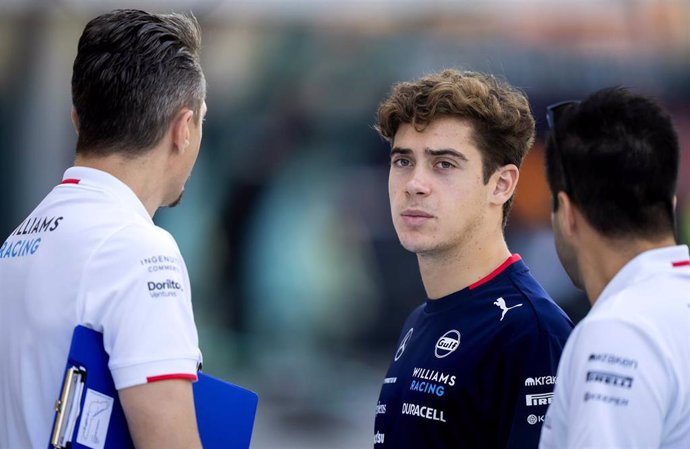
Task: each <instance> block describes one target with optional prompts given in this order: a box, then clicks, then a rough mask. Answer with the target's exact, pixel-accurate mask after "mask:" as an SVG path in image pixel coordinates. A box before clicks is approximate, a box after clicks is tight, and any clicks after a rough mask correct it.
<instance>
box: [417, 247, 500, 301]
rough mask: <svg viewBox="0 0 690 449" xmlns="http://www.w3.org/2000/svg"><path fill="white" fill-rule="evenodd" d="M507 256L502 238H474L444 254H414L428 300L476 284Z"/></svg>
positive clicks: (441, 252) (442, 252) (443, 252)
mask: <svg viewBox="0 0 690 449" xmlns="http://www.w3.org/2000/svg"><path fill="white" fill-rule="evenodd" d="M508 257H510V251H509V250H508V246H507V245H506V242H505V240H504V238H503V235H502V233H501V235H500V236H499V237H496V236H494V238H486V239H481V240H480V239H475V240H474V241H473V242H471V243H469V244H466V245H463V246H461V247H460V246H458V247H455V248H452V249H450V250H447V251H440V252H434V253H425V254H417V260H418V262H419V271H420V272H421V275H422V282H423V283H424V289H425V290H426V294H427V296H428V297H429V299H438V298H442V297H444V296H447V295H449V294H451V293H453V292H457V291H460V290H462V289H464V288H465V287H467V286H469V285H471V284H473V283H474V282H477V281H478V280H480V279H482V278H483V277H485V276H487V275H488V274H490V273H491V272H492V271H493V270H495V269H496V268H497V267H498V266H499V265H501V263H503V262H504V261H505V260H506V259H507V258H508Z"/></svg>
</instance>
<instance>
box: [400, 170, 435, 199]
mask: <svg viewBox="0 0 690 449" xmlns="http://www.w3.org/2000/svg"><path fill="white" fill-rule="evenodd" d="M405 192H406V193H407V194H408V195H428V194H429V193H430V192H431V183H430V179H429V175H428V173H426V170H425V169H424V167H422V166H420V165H417V166H416V167H415V168H414V171H413V172H412V175H411V176H410V179H409V180H408V181H407V184H406V185H405Z"/></svg>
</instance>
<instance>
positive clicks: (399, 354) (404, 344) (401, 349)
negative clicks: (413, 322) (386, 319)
mask: <svg viewBox="0 0 690 449" xmlns="http://www.w3.org/2000/svg"><path fill="white" fill-rule="evenodd" d="M413 330H414V328H410V330H409V331H407V333H406V334H405V338H403V340H402V341H401V342H400V346H399V347H398V350H397V351H396V352H395V360H394V361H395V362H397V361H398V359H399V358H400V357H402V355H403V352H405V348H407V341H408V340H409V339H410V337H411V336H412V331H413Z"/></svg>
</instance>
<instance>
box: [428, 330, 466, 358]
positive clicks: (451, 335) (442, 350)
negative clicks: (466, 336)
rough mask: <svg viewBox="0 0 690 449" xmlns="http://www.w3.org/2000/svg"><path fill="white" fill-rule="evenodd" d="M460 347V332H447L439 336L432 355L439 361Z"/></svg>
mask: <svg viewBox="0 0 690 449" xmlns="http://www.w3.org/2000/svg"><path fill="white" fill-rule="evenodd" d="M459 346H460V332H458V331H457V330H455V329H453V330H449V331H448V332H446V333H445V334H443V335H442V336H441V338H439V339H438V341H437V342H436V348H435V349H434V354H435V355H436V357H438V358H439V359H442V358H444V357H448V356H449V355H451V354H452V353H453V352H454V351H455V350H456V349H458V347H459Z"/></svg>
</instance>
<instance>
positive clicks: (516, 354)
mask: <svg viewBox="0 0 690 449" xmlns="http://www.w3.org/2000/svg"><path fill="white" fill-rule="evenodd" d="M563 340H564V339H562V338H559V337H557V336H555V335H550V334H548V333H545V332H540V331H538V330H536V329H535V330H534V331H533V332H530V333H527V334H526V335H523V336H522V337H520V338H518V339H516V340H515V341H513V343H512V344H510V345H508V346H507V348H506V369H507V375H506V376H505V377H504V378H505V382H508V383H510V384H509V385H506V386H505V387H504V391H505V395H506V397H505V401H506V402H505V403H506V404H508V408H507V410H506V411H505V416H504V417H503V419H504V420H505V423H506V426H507V428H506V434H507V443H506V445H505V447H506V448H510V449H532V448H537V447H538V445H539V436H540V433H541V428H542V425H543V423H544V417H545V415H546V410H547V408H548V406H549V404H550V403H551V400H552V398H553V390H554V386H555V384H556V380H557V377H556V372H557V370H558V362H559V359H560V356H561V353H562V351H563V345H564V344H565V342H564V341H563Z"/></svg>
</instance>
